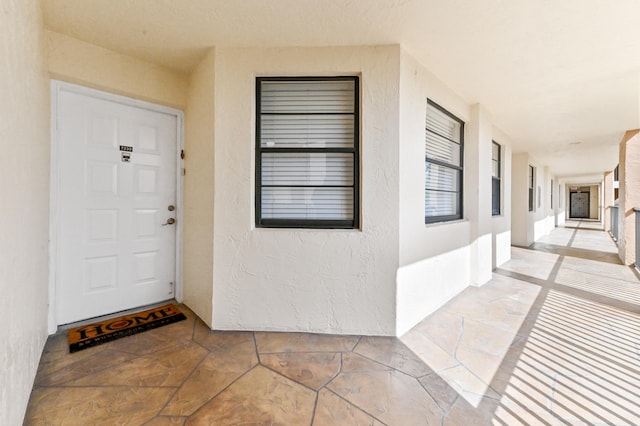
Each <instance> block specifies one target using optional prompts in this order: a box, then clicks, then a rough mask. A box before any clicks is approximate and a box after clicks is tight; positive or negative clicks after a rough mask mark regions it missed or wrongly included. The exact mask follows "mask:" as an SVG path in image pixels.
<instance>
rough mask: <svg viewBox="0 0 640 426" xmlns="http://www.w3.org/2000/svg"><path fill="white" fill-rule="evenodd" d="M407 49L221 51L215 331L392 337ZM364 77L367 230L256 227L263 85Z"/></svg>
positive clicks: (363, 200) (364, 220)
mask: <svg viewBox="0 0 640 426" xmlns="http://www.w3.org/2000/svg"><path fill="white" fill-rule="evenodd" d="M399 54H400V49H399V47H398V46H381V47H342V48H335V47H332V48H273V49H258V48H255V49H249V48H247V49H231V48H226V49H223V48H220V49H217V50H216V90H215V92H216V96H215V143H216V155H215V182H216V191H215V199H214V215H215V227H214V250H213V255H214V270H213V274H214V280H213V327H214V328H217V329H236V330H238V329H240V330H241V329H247V330H251V329H252V330H265V329H268V330H304V331H313V332H325V333H359V334H377V335H392V334H394V332H395V329H394V318H395V291H394V290H395V286H394V283H395V274H396V268H397V265H398V226H397V224H398V102H399V101H398V96H399V93H398V80H399V76H398V74H399V63H400V61H399ZM354 74H355V75H361V80H360V83H361V87H360V90H361V113H362V125H361V129H362V136H361V206H362V207H361V209H362V219H361V228H362V229H361V230H346V231H345V230H339V231H332V230H291V229H288V230H287V229H265V228H258V229H256V228H255V225H254V223H255V218H254V208H253V206H254V179H255V177H254V170H255V169H254V167H255V159H254V145H255V130H254V128H255V77H256V76H265V75H294V76H297V75H312V76H313V75H354Z"/></svg>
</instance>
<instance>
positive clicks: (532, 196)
mask: <svg viewBox="0 0 640 426" xmlns="http://www.w3.org/2000/svg"><path fill="white" fill-rule="evenodd" d="M535 178H536V168H535V167H533V166H532V165H531V164H529V176H528V180H529V182H528V186H529V211H530V212H532V211H535V203H536V200H535V195H536V192H535V187H536V182H535Z"/></svg>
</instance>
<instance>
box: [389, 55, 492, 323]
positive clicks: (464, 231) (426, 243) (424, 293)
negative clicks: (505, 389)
mask: <svg viewBox="0 0 640 426" xmlns="http://www.w3.org/2000/svg"><path fill="white" fill-rule="evenodd" d="M400 70H401V72H400V100H401V102H400V157H399V158H400V163H399V172H400V175H399V178H400V187H399V188H400V189H399V194H400V198H399V200H400V215H399V223H398V226H399V238H400V245H399V269H398V272H397V277H396V283H397V290H396V294H397V296H396V297H397V319H396V322H397V324H396V333H397V334H398V335H400V334H403V333H404V332H405V331H407V330H408V329H409V328H411V327H412V326H414V325H415V324H416V323H417V322H418V321H420V320H422V319H423V318H424V317H426V316H427V315H429V314H430V313H432V312H433V311H435V310H436V309H438V308H439V307H440V306H442V304H443V303H445V302H446V301H447V300H449V299H450V298H452V297H453V296H455V295H456V294H458V293H459V292H460V291H461V290H463V289H464V288H465V287H466V286H467V285H469V280H470V271H469V262H470V259H469V255H470V254H469V246H468V245H469V239H470V224H469V221H468V220H460V221H455V222H449V223H443V224H431V225H425V223H424V140H425V139H424V138H425V133H424V132H425V117H426V105H427V98H429V99H432V100H434V101H435V102H436V103H438V104H439V105H441V106H442V107H444V108H446V109H447V110H449V111H450V112H451V113H453V114H455V115H456V116H457V117H459V118H460V119H462V120H463V121H468V120H469V118H470V111H469V106H468V105H467V104H466V103H465V102H464V101H463V100H462V99H461V98H459V97H458V96H456V95H455V94H454V93H453V92H452V91H451V90H450V89H448V88H447V87H446V86H445V85H444V84H443V83H442V82H440V81H439V80H438V79H437V78H436V77H434V76H433V74H431V73H430V72H429V71H428V70H426V69H425V68H424V67H423V66H421V65H420V64H419V63H418V62H417V61H416V60H414V58H413V57H411V55H409V54H408V53H406V52H404V51H403V52H402V56H401V66H400ZM489 160H490V159H489Z"/></svg>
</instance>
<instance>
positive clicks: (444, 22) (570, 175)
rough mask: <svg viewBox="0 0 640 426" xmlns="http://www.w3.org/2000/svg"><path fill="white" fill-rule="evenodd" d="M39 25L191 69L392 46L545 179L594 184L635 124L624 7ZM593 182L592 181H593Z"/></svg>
mask: <svg viewBox="0 0 640 426" xmlns="http://www.w3.org/2000/svg"><path fill="white" fill-rule="evenodd" d="M42 6H43V13H44V20H45V26H46V27H47V28H49V29H51V30H53V31H56V32H59V33H63V34H66V35H69V36H72V37H75V38H78V39H81V40H84V41H87V42H90V43H93V44H96V45H99V46H102V47H105V48H108V49H112V50H114V51H118V52H122V53H125V54H129V55H131V56H135V57H138V58H141V59H144V60H147V61H150V62H153V63H157V64H160V65H164V66H166V67H169V68H172V69H176V70H181V71H184V72H187V73H188V72H190V71H192V70H193V69H194V68H195V66H196V65H197V64H198V62H199V61H200V59H201V58H202V57H203V55H204V53H205V52H206V50H207V49H208V48H209V47H211V46H292V45H294V46H339V45H340V46H344V45H376V44H401V45H402V46H403V48H405V49H406V50H407V51H409V52H410V53H411V54H412V55H413V56H414V57H415V58H416V59H418V60H419V61H420V62H422V63H423V64H424V65H425V67H426V68H428V69H429V70H430V71H432V72H433V73H434V74H435V75H436V76H438V77H439V78H440V79H441V80H442V81H443V82H444V83H445V84H447V85H448V86H449V87H451V88H452V89H453V90H454V91H455V92H457V93H458V94H459V95H460V96H462V97H463V98H464V99H465V100H466V101H468V102H469V103H476V102H479V103H481V104H483V105H484V106H485V107H486V108H487V109H488V110H489V111H490V113H491V114H492V116H493V118H494V122H495V123H496V125H497V126H498V127H500V128H501V129H502V130H503V131H504V132H505V133H507V134H508V135H509V136H510V137H511V139H512V140H513V143H514V151H516V152H529V153H530V154H531V155H532V156H533V157H535V158H536V159H537V160H538V161H540V162H541V163H543V164H546V165H548V166H549V167H550V169H551V171H552V173H554V174H556V175H557V176H559V177H565V178H567V179H570V180H572V181H574V182H575V181H584V182H591V181H599V179H600V178H601V174H602V172H604V171H606V170H611V169H612V168H613V167H615V165H616V164H617V162H618V161H617V156H618V148H617V147H618V143H619V142H620V140H621V139H622V135H623V134H624V131H625V130H630V129H636V128H639V127H640V18H639V17H640V1H638V0H615V1H611V0H561V1H558V0H482V1H478V0H118V1H115V0H42ZM594 179H596V180H594Z"/></svg>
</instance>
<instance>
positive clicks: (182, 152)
mask: <svg viewBox="0 0 640 426" xmlns="http://www.w3.org/2000/svg"><path fill="white" fill-rule="evenodd" d="M180 158H181V159H182V160H184V149H181V150H180Z"/></svg>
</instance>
